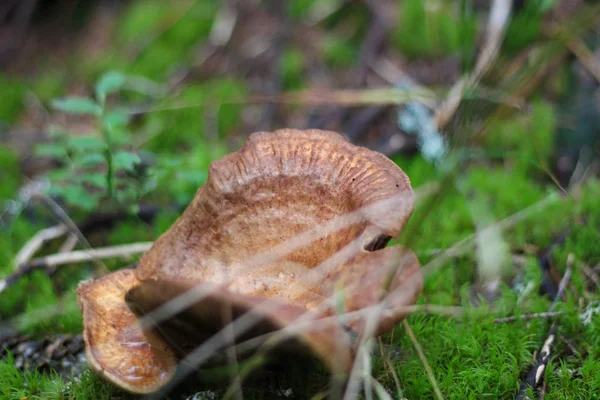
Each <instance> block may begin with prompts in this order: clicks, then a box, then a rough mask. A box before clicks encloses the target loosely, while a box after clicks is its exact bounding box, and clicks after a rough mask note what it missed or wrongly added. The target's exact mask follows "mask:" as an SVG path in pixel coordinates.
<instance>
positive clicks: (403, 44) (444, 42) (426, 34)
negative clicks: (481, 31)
mask: <svg viewBox="0 0 600 400" xmlns="http://www.w3.org/2000/svg"><path fill="white" fill-rule="evenodd" d="M460 3H461V4H460V7H456V5H457V2H454V1H447V0H426V1H421V0H406V1H404V2H402V5H401V7H400V21H399V23H398V27H397V29H396V31H395V33H394V37H393V39H394V43H395V44H396V45H397V46H398V48H399V49H400V50H401V52H402V53H403V54H405V55H406V56H409V57H423V56H443V55H448V54H454V53H458V52H459V51H460V52H462V53H463V58H464V59H465V60H466V59H470V58H472V57H471V55H470V54H465V52H466V53H470V52H471V51H472V50H473V44H474V42H475V35H476V33H477V19H476V15H475V14H474V13H472V12H471V6H470V5H469V4H468V2H464V1H463V2H460Z"/></svg>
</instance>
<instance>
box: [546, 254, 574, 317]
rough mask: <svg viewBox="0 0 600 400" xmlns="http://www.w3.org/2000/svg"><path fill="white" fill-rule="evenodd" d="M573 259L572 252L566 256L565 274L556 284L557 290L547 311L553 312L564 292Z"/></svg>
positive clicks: (569, 276)
mask: <svg viewBox="0 0 600 400" xmlns="http://www.w3.org/2000/svg"><path fill="white" fill-rule="evenodd" d="M574 261H575V256H573V254H569V255H568V256H567V266H566V268H565V274H564V275H563V277H562V279H561V280H560V283H559V284H558V292H557V293H556V297H555V298H554V301H553V302H552V305H551V306H550V308H549V309H548V312H553V311H554V310H555V309H556V306H557V305H558V303H559V302H560V300H561V299H562V297H563V295H564V294H565V290H566V288H567V284H568V283H569V279H571V273H572V272H573V262H574Z"/></svg>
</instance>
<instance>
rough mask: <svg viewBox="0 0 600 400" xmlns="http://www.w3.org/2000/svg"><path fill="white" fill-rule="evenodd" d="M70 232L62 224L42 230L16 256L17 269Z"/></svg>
mask: <svg viewBox="0 0 600 400" xmlns="http://www.w3.org/2000/svg"><path fill="white" fill-rule="evenodd" d="M67 232H69V229H68V228H67V226H66V225H64V224H60V225H55V226H52V227H50V228H46V229H42V230H41V231H39V232H38V233H36V234H35V235H33V237H32V238H31V239H29V240H28V241H27V243H25V245H24V246H23V247H22V248H21V250H19V252H18V253H17V255H16V256H15V261H14V263H15V269H17V268H18V267H19V265H21V264H23V263H26V262H27V261H29V260H31V258H32V257H33V255H34V254H35V253H36V252H37V251H38V250H39V249H40V248H41V247H42V246H43V245H44V243H46V242H47V241H49V240H52V239H56V238H58V237H61V236H63V235H65V234H66V233H67Z"/></svg>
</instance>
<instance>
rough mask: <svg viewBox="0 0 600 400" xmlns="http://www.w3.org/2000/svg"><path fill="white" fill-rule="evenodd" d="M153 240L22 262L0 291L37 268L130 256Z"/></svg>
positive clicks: (0, 287) (145, 249)
mask: <svg viewBox="0 0 600 400" xmlns="http://www.w3.org/2000/svg"><path fill="white" fill-rule="evenodd" d="M151 246H152V242H141V243H133V244H126V245H120V246H111V247H100V248H96V249H90V250H78V251H72V252H70V253H58V254H53V255H50V256H46V257H41V258H36V259H33V260H31V261H30V262H27V263H25V264H21V265H20V266H19V268H18V270H17V271H16V272H14V273H13V274H11V275H9V276H7V277H6V278H4V279H2V280H0V293H2V292H3V291H4V290H6V289H7V288H8V287H10V286H12V285H13V284H14V283H15V282H16V281H17V280H19V279H20V278H21V277H22V276H24V275H27V274H30V273H31V272H33V271H35V270H40V269H51V268H54V267H56V266H58V265H63V264H71V263H79V262H84V261H92V260H98V259H106V258H116V257H129V256H132V255H134V254H139V253H144V252H146V251H148V250H149V249H150V247H151Z"/></svg>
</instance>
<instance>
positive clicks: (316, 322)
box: [78, 129, 422, 393]
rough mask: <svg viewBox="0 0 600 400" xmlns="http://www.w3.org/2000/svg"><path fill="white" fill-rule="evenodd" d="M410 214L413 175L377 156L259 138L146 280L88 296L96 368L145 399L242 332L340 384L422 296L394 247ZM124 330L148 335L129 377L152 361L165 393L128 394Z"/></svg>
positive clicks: (132, 279) (312, 140)
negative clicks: (191, 361) (364, 347)
mask: <svg viewBox="0 0 600 400" xmlns="http://www.w3.org/2000/svg"><path fill="white" fill-rule="evenodd" d="M412 210H413V192H412V189H411V186H410V182H409V179H408V177H407V176H406V175H405V174H404V172H402V170H401V169H400V168H399V167H398V166H396V165H395V164H394V163H393V162H392V161H391V160H389V159H388V158H386V157H385V156H383V155H381V154H379V153H376V152H373V151H371V150H368V149H366V148H362V147H358V146H354V145H352V144H350V143H349V142H347V141H346V140H345V139H344V138H343V137H342V136H340V135H339V134H337V133H334V132H328V131H319V130H306V131H301V130H293V129H285V130H279V131H275V132H259V133H254V134H252V135H251V136H250V137H249V138H248V140H247V142H246V144H245V145H244V146H243V147H242V148H241V149H240V150H239V151H237V152H234V153H231V154H229V155H227V156H225V157H223V158H221V159H219V160H217V161H215V162H213V163H212V164H211V166H210V170H209V175H208V180H207V182H206V184H204V185H203V186H202V187H200V189H199V190H198V192H197V193H196V196H195V197H194V200H193V201H192V203H191V204H190V205H189V207H188V208H187V209H186V210H185V211H184V212H183V214H182V215H181V217H180V218H179V219H178V220H177V221H176V222H175V223H174V224H173V226H172V227H171V228H170V229H169V230H168V231H167V232H166V233H164V234H163V235H162V236H161V237H160V238H159V239H158V240H157V241H156V242H155V244H154V245H153V246H152V248H151V249H150V250H149V251H148V252H147V253H146V254H144V256H143V257H142V258H141V260H140V262H139V264H138V266H137V268H136V269H135V271H127V273H126V274H125V273H124V272H125V271H118V272H115V273H113V274H111V275H114V276H113V278H109V277H110V276H111V275H108V276H107V277H104V278H101V279H99V280H96V281H93V282H91V283H88V284H86V285H83V286H82V287H81V288H80V289H79V292H78V293H79V297H78V298H79V303H80V306H81V308H82V311H83V314H84V326H85V331H86V332H85V335H84V338H85V339H86V352H87V355H88V359H90V366H91V367H92V368H93V369H94V370H96V371H98V372H100V373H101V374H102V375H103V376H104V377H105V378H107V379H108V380H110V381H112V382H114V383H116V384H117V385H119V386H121V387H124V388H125V389H127V390H130V391H133V392H137V393H148V392H151V391H154V390H156V388H158V387H161V386H162V385H164V384H165V383H166V382H168V380H169V379H170V377H171V376H172V375H173V373H174V372H173V371H174V369H175V366H176V361H174V360H175V358H174V355H173V354H177V355H178V356H179V357H183V356H185V354H186V353H188V352H189V351H190V350H192V349H194V348H195V347H197V346H199V345H201V344H202V341H203V340H205V339H207V338H209V337H211V336H213V335H215V334H217V333H219V332H222V330H223V329H226V328H227V327H233V329H234V332H235V335H236V342H237V343H238V344H239V343H241V342H245V343H246V344H248V343H253V342H252V340H253V339H255V338H259V337H265V338H269V337H276V335H274V334H273V332H277V331H282V332H284V333H283V334H282V335H280V336H281V337H283V339H282V340H281V341H280V342H281V343H276V344H275V345H273V348H284V347H286V346H287V347H292V348H294V347H297V348H299V349H302V350H308V351H310V352H312V353H313V354H314V355H316V356H317V357H318V358H319V359H321V360H322V361H323V362H324V364H325V365H327V366H328V367H329V369H330V370H332V371H333V372H336V373H347V372H348V371H349V370H350V368H351V365H352V359H353V344H354V343H353V342H354V340H355V337H353V335H354V336H355V335H362V334H374V335H377V334H381V333H383V332H386V331H388V330H390V329H391V328H393V326H394V325H395V324H396V323H398V322H399V321H400V320H401V319H402V318H403V317H404V316H406V315H407V312H406V310H405V308H404V307H405V306H407V305H412V304H414V302H415V301H416V298H417V296H418V294H419V293H420V290H421V288H422V278H421V274H420V271H419V264H418V261H417V259H416V257H415V256H414V254H413V253H412V252H410V250H407V249H404V248H402V247H401V246H390V247H387V248H384V247H385V245H386V243H387V242H388V240H389V239H390V238H392V237H395V236H397V235H398V234H399V233H400V231H401V230H402V227H403V226H404V225H405V223H406V221H407V219H408V218H409V216H410V214H411V213H412ZM121 280H123V284H121V288H122V291H121V292H120V293H119V294H118V295H116V294H115V296H114V298H113V301H112V302H110V304H109V305H106V304H102V305H100V304H99V303H100V302H101V298H102V296H101V295H98V294H97V293H103V292H105V291H106V289H104V288H105V287H107V288H113V289H114V287H115V282H120V281H121ZM111 285H112V286H111ZM384 288H385V290H384ZM111 290H112V289H111ZM109 291H110V290H109ZM112 291H113V292H114V290H112ZM111 293H112V292H111ZM377 304H381V306H380V307H378V308H373V309H371V308H370V307H373V306H375V305H377ZM102 307H104V308H106V312H104V311H102V310H103V309H102ZM109 308H112V309H114V312H112V313H111V312H110V311H109V310H108V309H109ZM93 310H96V311H93ZM98 310H100V311H98ZM362 311H364V312H362ZM374 312H375V313H376V319H375V323H374V324H372V323H371V324H370V325H369V321H368V319H369V316H373V315H374V314H373V313H374ZM99 313H100V314H102V315H103V316H102V318H97V317H94V315H97V314H99ZM340 314H343V315H340ZM125 316H126V317H125ZM99 320H102V322H101V323H100V322H98V321H99ZM141 320H144V322H147V321H148V320H151V321H152V322H155V326H152V327H149V328H146V325H144V324H143V323H141V322H140V321H141ZM123 321H124V322H123ZM231 321H234V322H233V323H230V322H231ZM240 321H241V322H240ZM247 321H250V322H248V323H246V322H247ZM98 324H100V325H102V324H105V325H106V324H108V325H109V326H111V329H110V330H105V329H104V328H98ZM150 325H152V324H150ZM132 326H133V327H134V328H131V327H132ZM242 327H244V329H242ZM125 328H130V329H137V330H138V331H139V332H138V334H139V335H142V336H143V335H147V343H146V344H147V346H146V347H145V350H144V352H143V353H139V354H138V355H137V356H136V357H137V359H136V357H133V358H132V362H131V363H130V365H129V367H133V366H135V365H134V364H133V363H134V361H135V362H137V361H139V360H138V359H139V358H140V357H143V356H146V357H147V358H148V360H152V365H156V366H157V368H158V369H162V372H163V373H162V374H160V373H158V372H156V371H154V372H152V371H150V370H152V368H148V370H149V371H150V372H149V376H150V375H152V373H156V376H155V382H154V383H155V384H154V385H148V384H145V385H139V386H137V387H136V386H135V385H134V384H129V383H127V384H123V381H122V379H121V378H115V376H116V375H115V374H114V373H113V372H108V371H115V366H114V365H113V364H114V363H117V362H120V363H121V364H119V365H120V367H122V369H126V367H127V366H128V365H127V363H126V362H123V361H122V360H121V359H118V360H117V359H116V358H114V357H112V358H111V356H107V354H112V353H114V352H118V351H116V350H115V349H117V348H118V349H120V350H119V351H123V352H125V353H126V354H127V352H128V351H129V350H128V349H127V348H125V347H123V346H122V345H121V343H120V342H119V341H120V340H121V336H119V335H121V334H122V329H125ZM236 329H237V330H236ZM100 331H101V332H100ZM157 331H160V334H157ZM269 334H271V336H269ZM182 336H185V337H182ZM98 337H102V343H109V342H110V337H112V338H113V341H114V343H113V346H114V348H109V347H110V346H108V345H107V348H104V347H101V348H97V347H98V346H97V343H98V342H99V341H98ZM190 337H192V338H193V340H191V341H190V340H188V339H189V338H190ZM273 340H274V339H273ZM187 342H189V343H187ZM260 343H261V344H262V345H264V343H265V342H260ZM94 346H96V348H94ZM119 346H120V347H119ZM142 347H143V346H142ZM241 347H243V346H242V345H240V348H241ZM248 348H249V349H250V352H251V351H252V350H255V349H256V346H254V347H253V346H249V347H248ZM136 360H137V361H136ZM148 365H149V364H148ZM145 378H146V377H145ZM148 379H149V380H150V381H151V380H152V378H151V377H149V378H148Z"/></svg>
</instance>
